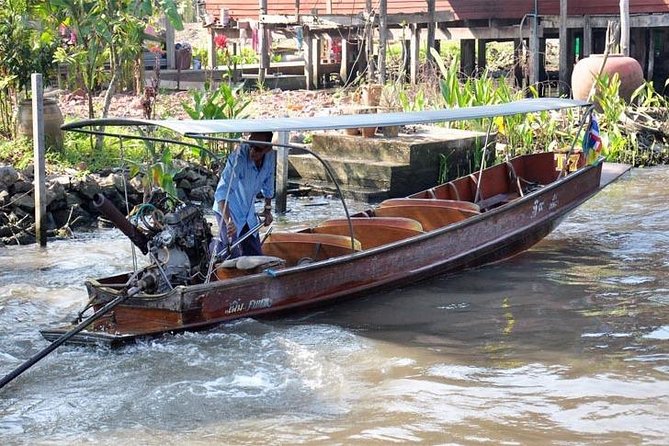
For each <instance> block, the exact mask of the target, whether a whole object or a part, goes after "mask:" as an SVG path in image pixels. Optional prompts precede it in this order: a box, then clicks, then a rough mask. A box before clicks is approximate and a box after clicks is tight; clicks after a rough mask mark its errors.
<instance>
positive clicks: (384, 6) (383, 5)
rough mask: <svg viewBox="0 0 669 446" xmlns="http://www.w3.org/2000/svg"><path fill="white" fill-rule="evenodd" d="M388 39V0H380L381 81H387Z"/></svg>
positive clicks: (382, 83)
mask: <svg viewBox="0 0 669 446" xmlns="http://www.w3.org/2000/svg"><path fill="white" fill-rule="evenodd" d="M387 41H388V0H379V83H380V84H381V85H384V84H385V83H386V43H387Z"/></svg>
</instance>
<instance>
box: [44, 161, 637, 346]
mask: <svg viewBox="0 0 669 446" xmlns="http://www.w3.org/2000/svg"><path fill="white" fill-rule="evenodd" d="M604 165H605V164H604V163H599V164H597V165H593V166H587V167H584V168H582V169H580V170H578V171H576V172H573V173H571V174H569V175H568V176H566V177H565V178H562V179H560V180H559V181H556V182H554V183H551V184H548V185H546V186H545V187H542V188H540V189H537V190H535V191H533V192H531V193H529V194H527V195H525V196H524V197H522V198H518V199H517V200H515V201H513V202H511V203H509V204H506V205H504V206H501V207H498V208H494V209H491V210H489V211H487V212H482V213H480V214H477V215H474V216H471V217H469V218H467V219H464V220H460V221H457V222H456V223H453V224H450V225H448V226H445V227H442V228H440V229H436V230H433V231H430V232H425V233H421V234H419V235H415V236H413V237H410V238H407V239H404V240H399V241H396V242H394V243H390V244H388V245H383V246H378V247H375V248H371V249H366V250H363V251H357V252H353V253H350V254H346V255H342V256H339V257H335V258H330V259H327V260H323V261H318V262H315V263H310V264H305V265H300V266H294V267H289V268H285V269H278V270H271V269H270V270H266V271H264V272H262V273H258V274H252V275H247V276H242V277H236V278H232V279H229V280H225V281H214V282H211V283H207V284H200V285H192V286H188V287H185V286H178V287H176V288H175V289H174V290H172V291H170V292H168V293H165V294H162V295H156V296H142V295H138V296H137V297H132V298H130V299H128V301H126V303H124V304H123V305H121V306H119V307H117V308H116V309H115V310H114V311H113V312H112V313H111V314H110V315H109V316H108V317H105V318H103V319H101V320H100V321H98V322H97V323H96V324H95V325H94V326H92V327H90V328H88V329H87V330H85V331H84V332H82V333H81V334H80V335H77V336H75V338H74V342H80V343H83V342H88V341H97V342H103V343H118V342H127V341H130V340H132V339H135V338H136V337H144V336H156V335H160V334H162V333H165V332H179V331H184V330H199V329H205V328H209V327H211V326H212V325H215V324H218V323H220V322H223V321H228V320H232V319H237V318H244V317H256V316H261V315H266V314H269V313H276V312H281V311H287V310H291V309H295V308H297V307H304V306H307V305H315V304H319V303H322V302H325V301H331V300H335V299H338V298H343V297H347V298H348V297H355V296H359V295H362V294H367V293H370V292H375V291H378V290H381V289H383V288H388V287H394V286H397V285H406V284H408V283H411V282H416V281H419V280H423V279H425V278H427V277H430V276H434V275H437V274H444V273H449V272H454V271H457V270H461V269H463V268H469V267H474V266H479V265H482V264H486V263H491V262H495V261H499V260H502V259H505V258H508V257H511V256H513V255H515V254H517V253H520V252H522V251H524V250H527V249H528V248H530V247H531V246H533V245H534V244H536V243H537V242H539V241H540V240H541V239H543V238H544V237H545V236H546V235H547V234H549V233H550V232H551V231H552V230H553V229H554V228H555V227H556V226H557V225H558V224H559V223H560V222H561V221H562V220H563V219H564V218H565V217H566V216H567V215H568V214H569V213H570V212H572V211H573V210H574V209H576V208H577V207H578V206H579V205H581V204H582V203H583V202H585V201H586V200H588V199H589V198H591V197H592V196H593V195H595V194H596V193H597V192H598V191H599V190H600V189H601V188H602V187H604V186H606V184H608V183H609V182H611V181H613V180H615V178H617V177H618V176H620V175H621V174H622V173H624V172H625V171H626V170H627V169H628V168H629V167H625V166H622V167H621V166H616V165H614V166H613V168H612V169H608V168H607V170H611V171H612V172H609V173H608V176H604V177H603V176H602V168H603V166H604ZM121 281H122V277H121ZM87 287H88V289H89V293H90V294H91V295H92V296H95V297H96V298H97V299H98V300H99V301H100V302H101V303H102V304H104V303H106V302H108V301H110V300H112V299H114V297H116V296H117V291H115V290H114V289H111V288H105V287H104V286H103V285H102V284H100V283H98V282H95V281H91V282H87ZM67 329H68V327H61V328H58V329H52V330H45V331H43V332H42V333H43V335H44V336H45V337H46V338H47V339H54V338H55V337H57V336H58V335H60V334H62V333H64V332H66V331H67Z"/></svg>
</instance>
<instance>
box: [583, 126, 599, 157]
mask: <svg viewBox="0 0 669 446" xmlns="http://www.w3.org/2000/svg"><path fill="white" fill-rule="evenodd" d="M582 146H583V154H584V155H585V159H586V162H587V163H588V164H592V163H594V162H595V161H596V160H597V158H598V157H599V154H600V152H601V151H602V138H601V137H600V136H599V124H598V123H597V118H595V116H593V117H592V119H591V120H590V124H589V125H588V128H587V130H586V131H585V135H584V136H583V144H582Z"/></svg>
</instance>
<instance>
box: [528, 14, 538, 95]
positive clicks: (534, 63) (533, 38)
mask: <svg viewBox="0 0 669 446" xmlns="http://www.w3.org/2000/svg"><path fill="white" fill-rule="evenodd" d="M539 57H540V54H539V18H538V17H537V16H533V17H532V26H531V28H530V61H529V62H530V63H529V65H530V72H529V77H530V85H537V84H538V83H539V77H540V74H539V71H540V70H541V66H540V64H539Z"/></svg>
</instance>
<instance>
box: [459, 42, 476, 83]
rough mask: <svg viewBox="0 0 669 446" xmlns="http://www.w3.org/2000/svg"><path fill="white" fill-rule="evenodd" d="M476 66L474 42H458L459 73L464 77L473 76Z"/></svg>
mask: <svg viewBox="0 0 669 446" xmlns="http://www.w3.org/2000/svg"><path fill="white" fill-rule="evenodd" d="M475 64H476V40H474V39H462V40H460V71H461V72H462V73H463V74H464V75H465V76H472V75H473V74H474V70H475Z"/></svg>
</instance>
